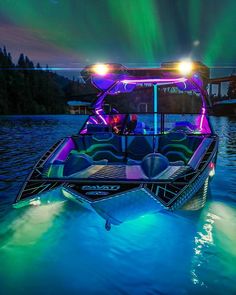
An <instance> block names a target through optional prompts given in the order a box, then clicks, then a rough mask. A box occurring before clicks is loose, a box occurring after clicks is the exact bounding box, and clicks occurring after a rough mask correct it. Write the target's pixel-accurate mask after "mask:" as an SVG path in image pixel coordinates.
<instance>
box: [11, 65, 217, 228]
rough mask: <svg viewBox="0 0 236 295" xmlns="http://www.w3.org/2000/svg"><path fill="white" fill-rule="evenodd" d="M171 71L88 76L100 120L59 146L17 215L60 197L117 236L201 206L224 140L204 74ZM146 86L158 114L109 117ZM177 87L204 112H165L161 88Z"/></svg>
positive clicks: (104, 69)
mask: <svg viewBox="0 0 236 295" xmlns="http://www.w3.org/2000/svg"><path fill="white" fill-rule="evenodd" d="M171 65H172V66H170V64H164V65H163V66H161V67H160V68H156V69H155V71H151V70H150V69H149V68H147V69H142V70H133V71H131V70H130V69H128V68H125V67H123V66H119V67H117V65H116V64H103V65H93V66H89V67H87V68H85V71H84V73H85V76H86V75H87V76H86V77H87V78H89V79H90V81H91V82H92V84H93V85H94V86H95V87H96V88H97V89H98V90H99V94H98V95H97V97H96V101H95V102H94V104H93V113H92V114H91V115H90V116H89V117H88V118H87V120H86V122H85V123H84V125H83V126H82V128H81V130H79V132H78V134H75V135H72V136H70V137H66V138H63V139H61V140H59V141H58V142H56V143H55V144H54V145H53V146H52V147H50V148H49V150H48V151H47V152H46V153H45V154H44V155H43V156H42V157H41V158H40V159H39V161H38V162H37V163H36V165H35V166H34V168H33V169H32V171H31V172H30V174H29V176H28V177H27V179H26V181H25V182H24V184H23V186H22V188H21V190H20V192H19V194H18V196H17V197H16V200H15V203H14V207H15V208H19V207H22V206H25V205H40V204H45V203H49V202H51V201H53V199H54V198H55V199H57V198H56V196H57V195H60V196H62V197H63V198H68V199H70V200H72V201H75V202H77V203H79V204H80V205H81V206H84V207H86V208H88V209H91V210H92V211H94V212H96V213H97V214H99V215H100V216H101V217H102V218H104V219H105V227H106V229H107V230H109V229H110V228H111V225H112V224H114V225H118V224H120V223H122V222H124V221H126V220H129V219H133V218H136V217H139V216H142V215H145V214H147V213H153V212H161V211H163V210H164V211H174V210H178V209H181V208H184V206H186V204H188V202H189V201H190V200H193V199H196V198H198V197H199V192H201V193H202V190H203V188H204V187H206V185H208V180H209V177H210V176H212V175H213V174H214V168H215V163H216V158H217V149H218V137H217V135H216V134H215V133H214V131H213V129H212V126H211V124H210V121H209V118H208V115H207V91H206V89H205V86H204V82H203V80H202V77H201V73H199V71H198V70H197V68H194V67H193V68H192V66H191V65H189V64H188V63H186V62H185V66H184V65H183V64H181V63H180V64H178V65H177V64H176V63H173V64H171ZM173 65H174V66H173ZM138 86H139V87H153V92H152V93H153V97H150V100H152V101H153V112H152V113H119V112H117V110H114V111H113V113H110V114H107V113H105V111H104V109H103V105H104V101H105V99H106V97H107V96H108V95H110V96H114V98H115V96H116V95H117V94H120V93H124V92H126V93H132V92H133V91H135V88H136V87H138ZM172 86H173V87H176V88H178V89H180V90H182V91H184V92H189V91H191V92H195V93H196V94H197V95H199V97H200V98H201V104H202V105H201V110H200V112H199V113H198V114H171V115H170V114H167V113H163V112H158V108H159V104H158V95H159V92H158V88H160V87H172ZM180 99H181V98H180Z"/></svg>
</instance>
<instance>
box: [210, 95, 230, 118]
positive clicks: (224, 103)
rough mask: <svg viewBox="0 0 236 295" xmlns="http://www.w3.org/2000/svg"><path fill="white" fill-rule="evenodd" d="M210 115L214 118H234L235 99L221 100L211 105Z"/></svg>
mask: <svg viewBox="0 0 236 295" xmlns="http://www.w3.org/2000/svg"><path fill="white" fill-rule="evenodd" d="M212 113H213V114H214V115H215V116H235V115H236V99H223V100H219V101H216V102H214V103H213V106H212Z"/></svg>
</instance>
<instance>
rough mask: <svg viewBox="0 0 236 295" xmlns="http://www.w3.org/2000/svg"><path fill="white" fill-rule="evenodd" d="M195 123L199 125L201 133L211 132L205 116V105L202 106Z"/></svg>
mask: <svg viewBox="0 0 236 295" xmlns="http://www.w3.org/2000/svg"><path fill="white" fill-rule="evenodd" d="M197 125H199V130H200V132H201V133H211V129H210V127H209V124H208V121H207V118H206V108H205V107H202V112H201V114H200V115H199V116H198V118H197Z"/></svg>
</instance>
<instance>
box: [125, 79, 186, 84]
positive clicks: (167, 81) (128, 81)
mask: <svg viewBox="0 0 236 295" xmlns="http://www.w3.org/2000/svg"><path fill="white" fill-rule="evenodd" d="M187 80H188V79H186V78H173V79H126V80H122V81H121V82H122V83H124V84H135V83H157V84H158V85H165V84H175V83H183V82H186V81H187Z"/></svg>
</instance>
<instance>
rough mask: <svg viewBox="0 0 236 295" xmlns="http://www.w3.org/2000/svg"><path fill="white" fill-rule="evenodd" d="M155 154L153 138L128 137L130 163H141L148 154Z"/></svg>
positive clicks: (127, 150)
mask: <svg viewBox="0 0 236 295" xmlns="http://www.w3.org/2000/svg"><path fill="white" fill-rule="evenodd" d="M152 152H153V136H127V149H126V153H127V159H128V161H129V160H130V159H131V160H135V161H141V160H142V159H143V158H144V157H145V156H146V155H147V154H150V153H152Z"/></svg>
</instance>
